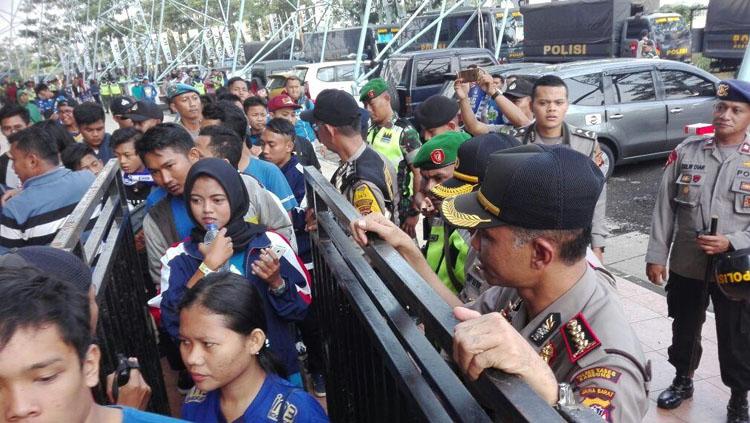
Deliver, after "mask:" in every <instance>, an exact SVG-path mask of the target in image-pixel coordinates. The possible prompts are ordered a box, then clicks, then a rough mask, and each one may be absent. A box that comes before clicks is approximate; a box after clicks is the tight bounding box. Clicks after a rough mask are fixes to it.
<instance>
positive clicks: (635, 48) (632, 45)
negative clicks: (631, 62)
mask: <svg viewBox="0 0 750 423" xmlns="http://www.w3.org/2000/svg"><path fill="white" fill-rule="evenodd" d="M637 51H638V41H631V42H630V52H631V53H633V57H635V54H636V53H637Z"/></svg>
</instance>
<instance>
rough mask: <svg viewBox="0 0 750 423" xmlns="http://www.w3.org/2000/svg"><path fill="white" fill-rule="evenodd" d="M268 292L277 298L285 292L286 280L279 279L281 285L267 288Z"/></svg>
mask: <svg viewBox="0 0 750 423" xmlns="http://www.w3.org/2000/svg"><path fill="white" fill-rule="evenodd" d="M268 290H269V291H271V294H273V295H276V296H277V297H278V296H280V295H281V294H283V293H284V292H286V280H284V278H281V285H279V286H278V287H277V288H271V287H270V286H269V287H268Z"/></svg>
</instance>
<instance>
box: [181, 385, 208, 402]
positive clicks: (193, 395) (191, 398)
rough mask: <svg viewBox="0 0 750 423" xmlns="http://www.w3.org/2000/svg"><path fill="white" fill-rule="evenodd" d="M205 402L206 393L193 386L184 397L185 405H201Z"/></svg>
mask: <svg viewBox="0 0 750 423" xmlns="http://www.w3.org/2000/svg"><path fill="white" fill-rule="evenodd" d="M205 400H206V393H205V392H203V391H201V390H200V389H198V388H197V387H195V386H193V388H192V389H191V390H190V392H188V393H187V395H185V404H189V403H191V402H197V403H201V402H203V401H205Z"/></svg>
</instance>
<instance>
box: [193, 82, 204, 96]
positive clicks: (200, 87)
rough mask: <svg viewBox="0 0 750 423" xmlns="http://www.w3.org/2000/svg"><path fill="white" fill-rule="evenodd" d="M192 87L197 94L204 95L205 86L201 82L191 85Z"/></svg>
mask: <svg viewBox="0 0 750 423" xmlns="http://www.w3.org/2000/svg"><path fill="white" fill-rule="evenodd" d="M193 87H195V89H196V90H198V93H199V94H200V95H206V86H205V85H203V83H202V82H196V83H195V84H193Z"/></svg>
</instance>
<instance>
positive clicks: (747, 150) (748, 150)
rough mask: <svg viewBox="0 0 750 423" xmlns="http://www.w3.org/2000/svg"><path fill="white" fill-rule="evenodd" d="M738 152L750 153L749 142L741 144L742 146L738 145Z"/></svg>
mask: <svg viewBox="0 0 750 423" xmlns="http://www.w3.org/2000/svg"><path fill="white" fill-rule="evenodd" d="M740 153H744V154H750V144H748V143H744V144H742V147H740Z"/></svg>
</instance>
